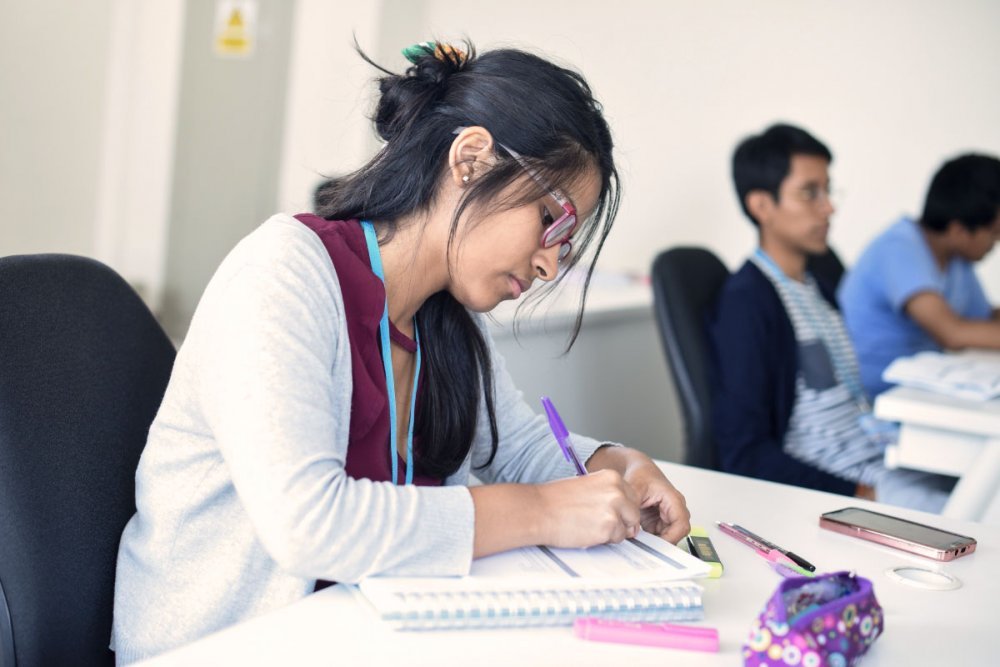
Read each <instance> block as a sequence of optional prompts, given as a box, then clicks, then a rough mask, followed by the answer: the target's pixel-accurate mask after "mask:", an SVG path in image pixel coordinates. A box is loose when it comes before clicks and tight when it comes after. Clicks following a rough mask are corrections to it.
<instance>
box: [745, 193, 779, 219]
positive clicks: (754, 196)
mask: <svg viewBox="0 0 1000 667" xmlns="http://www.w3.org/2000/svg"><path fill="white" fill-rule="evenodd" d="M746 205H747V210H748V211H750V215H752V216H753V219H754V220H756V221H757V224H758V225H761V226H763V225H764V224H765V223H767V222H768V221H770V219H771V215H772V214H773V212H774V207H775V202H774V197H772V196H771V193H770V192H767V191H766V190H751V191H750V192H748V193H747V196H746Z"/></svg>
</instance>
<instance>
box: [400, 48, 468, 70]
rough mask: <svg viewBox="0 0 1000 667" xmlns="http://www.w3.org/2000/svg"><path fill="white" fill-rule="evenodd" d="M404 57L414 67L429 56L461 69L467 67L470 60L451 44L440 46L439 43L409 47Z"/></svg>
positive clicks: (463, 52)
mask: <svg viewBox="0 0 1000 667" xmlns="http://www.w3.org/2000/svg"><path fill="white" fill-rule="evenodd" d="M403 55H404V56H405V57H406V59H407V60H409V61H410V62H411V63H413V64H414V65H416V64H417V61H419V60H420V59H421V58H426V57H427V56H434V57H435V58H437V59H438V60H440V61H442V62H452V63H455V64H457V65H458V66H459V67H462V66H463V65H465V62H466V61H467V60H468V59H469V56H468V54H466V53H465V51H463V50H462V49H460V48H458V47H455V46H452V45H451V44H439V43H438V42H420V43H419V44H414V45H413V46H408V47H406V48H405V49H403Z"/></svg>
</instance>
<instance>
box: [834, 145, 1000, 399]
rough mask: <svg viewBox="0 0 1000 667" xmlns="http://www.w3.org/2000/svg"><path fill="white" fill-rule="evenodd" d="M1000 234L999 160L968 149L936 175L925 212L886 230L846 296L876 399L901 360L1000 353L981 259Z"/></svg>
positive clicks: (842, 296) (854, 272)
mask: <svg viewBox="0 0 1000 667" xmlns="http://www.w3.org/2000/svg"><path fill="white" fill-rule="evenodd" d="M998 235H1000V160H997V159H996V158H994V157H990V156H985V155H963V156H961V157H958V158H956V159H954V160H951V161H949V162H946V163H945V164H944V165H943V166H942V167H941V168H940V169H939V170H938V172H937V174H935V175H934V178H933V180H932V181H931V185H930V188H929V190H928V192H927V198H926V201H925V203H924V212H923V215H922V216H921V217H920V218H919V219H918V220H914V219H911V218H906V217H904V218H902V219H900V220H898V221H897V222H896V223H894V224H893V225H892V226H890V227H889V228H888V229H887V230H885V231H884V232H883V233H882V234H881V235H880V236H878V237H877V238H876V239H875V240H874V241H872V243H871V245H869V246H868V248H867V249H866V250H865V251H864V253H863V254H862V255H861V258H860V259H859V260H858V261H857V263H856V264H855V265H854V267H853V268H852V269H851V270H850V271H849V272H848V274H847V276H846V277H845V279H844V280H843V282H842V283H841V286H840V290H839V293H838V300H839V301H840V307H841V311H842V312H843V315H844V321H845V323H846V325H847V330H848V333H849V334H850V336H851V339H852V341H853V342H854V348H855V351H856V352H857V356H858V362H859V363H860V366H861V380H862V383H863V384H864V387H865V390H866V391H867V392H868V394H869V395H870V396H871V397H874V396H876V395H878V394H880V393H881V392H883V391H885V390H886V389H888V388H889V387H890V385H889V384H888V383H886V382H885V381H884V380H882V372H883V371H884V370H885V368H886V366H888V365H889V364H890V363H891V362H892V361H893V360H894V359H896V358H898V357H905V356H910V355H913V354H916V353H918V352H924V351H927V350H941V349H962V348H965V347H980V348H994V349H1000V321H998V314H997V311H996V310H995V309H994V308H993V306H991V305H990V303H989V301H988V300H987V298H986V295H985V293H984V292H983V288H982V286H981V285H980V284H979V280H978V279H977V278H976V274H975V271H974V270H973V265H974V263H975V262H978V261H979V260H981V259H983V257H985V256H986V254H987V253H989V252H990V250H991V249H992V248H993V244H994V243H995V242H996V239H997V236H998Z"/></svg>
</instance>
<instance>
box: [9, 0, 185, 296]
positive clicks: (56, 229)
mask: <svg viewBox="0 0 1000 667" xmlns="http://www.w3.org/2000/svg"><path fill="white" fill-rule="evenodd" d="M182 16H183V0H158V1H157V2H155V3H153V2H142V3H137V2H134V1H133V0H100V1H97V0H95V1H92V2H78V1H77V0H46V2H37V1H36V0H4V3H3V4H2V5H0V63H2V65H0V255H5V254H19V253H37V252H66V253H73V254H80V255H87V256H91V257H96V258H98V259H100V260H102V261H104V262H106V263H107V264H110V265H111V266H112V267H114V268H115V269H116V270H118V272H119V273H121V274H122V275H124V276H125V277H126V278H128V279H129V280H130V281H131V282H132V283H133V284H134V285H136V286H137V287H139V288H140V290H141V291H142V293H143V295H144V296H146V297H147V298H148V299H149V300H150V301H151V302H152V303H153V305H154V306H155V302H156V297H157V295H158V292H159V286H160V285H161V283H162V277H163V257H164V255H165V251H166V238H167V226H168V199H169V197H168V194H169V188H170V172H171V167H172V159H173V148H174V142H175V140H176V137H175V135H174V119H175V114H176V90H177V72H178V69H179V53H180V42H181V29H180V24H181V17H182Z"/></svg>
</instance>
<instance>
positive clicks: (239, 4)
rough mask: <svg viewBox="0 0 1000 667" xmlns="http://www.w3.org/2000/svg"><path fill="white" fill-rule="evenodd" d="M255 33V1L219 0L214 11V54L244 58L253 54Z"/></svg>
mask: <svg viewBox="0 0 1000 667" xmlns="http://www.w3.org/2000/svg"><path fill="white" fill-rule="evenodd" d="M256 33H257V3H256V1H255V0H219V1H218V3H217V4H216V10H215V32H214V41H215V52H216V53H217V54H219V55H220V56H227V57H236V58H246V57H248V56H249V55H250V54H252V53H253V50H254V42H256V37H257V35H256Z"/></svg>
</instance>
